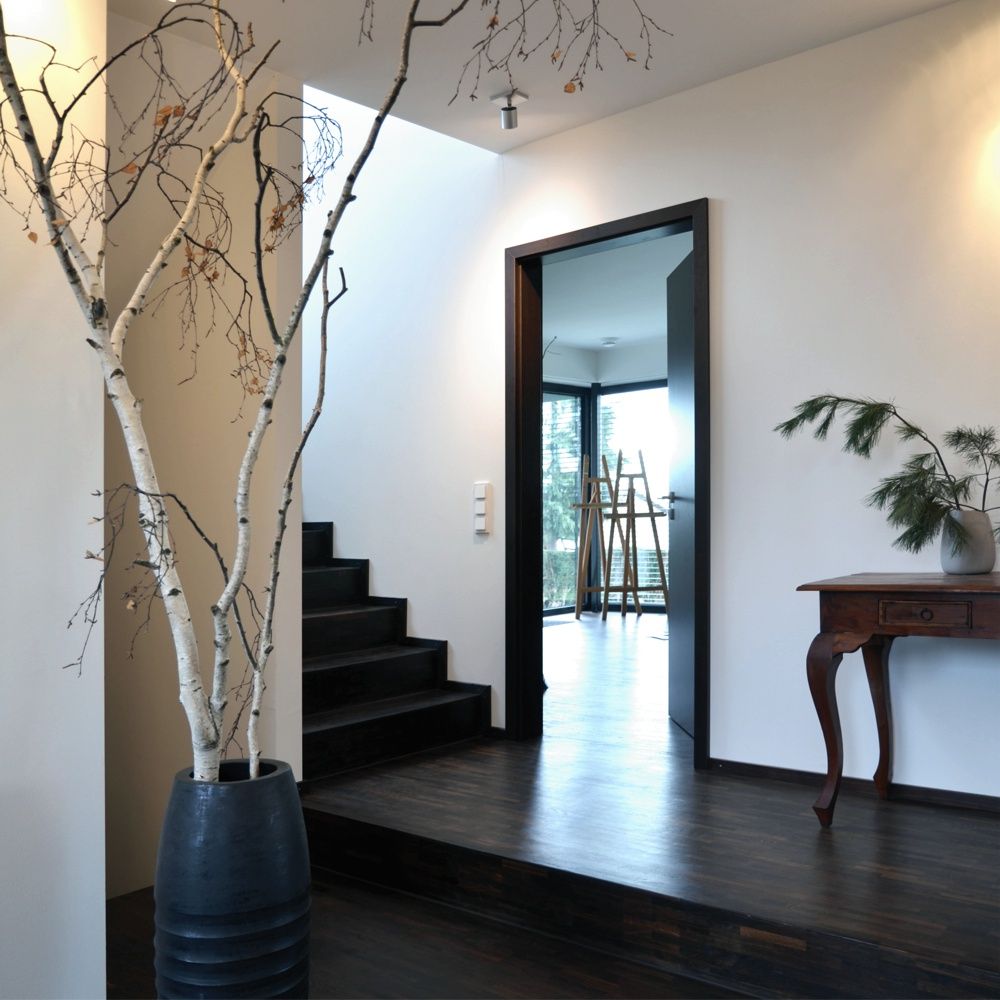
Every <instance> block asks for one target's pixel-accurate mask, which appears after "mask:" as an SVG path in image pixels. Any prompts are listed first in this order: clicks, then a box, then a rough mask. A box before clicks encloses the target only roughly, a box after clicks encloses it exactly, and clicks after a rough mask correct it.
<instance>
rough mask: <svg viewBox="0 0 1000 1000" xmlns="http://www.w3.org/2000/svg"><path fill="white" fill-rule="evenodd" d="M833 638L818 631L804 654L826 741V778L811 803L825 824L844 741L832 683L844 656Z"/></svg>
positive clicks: (836, 786)
mask: <svg viewBox="0 0 1000 1000" xmlns="http://www.w3.org/2000/svg"><path fill="white" fill-rule="evenodd" d="M836 639H837V637H836V635H835V633H833V632H820V633H819V635H817V636H816V638H815V639H813V641H812V645H811V646H810V647H809V653H808V655H807V656H806V674H807V676H808V678H809V691H810V693H811V694H812V699H813V704H814V705H815V706H816V714H817V715H818V716H819V724H820V728H821V729H822V730H823V740H824V742H825V743H826V781H825V782H824V783H823V789H822V791H821V792H820V793H819V798H818V799H817V800H816V801H815V803H814V804H813V810H814V811H815V813H816V815H817V816H818V817H819V821H820V824H821V825H822V826H829V825H830V824H831V823H832V822H833V809H834V806H835V805H836V804H837V793H838V792H839V791H840V776H841V772H842V771H843V768H844V744H843V740H842V737H841V732H840V712H839V711H838V710H837V692H836V687H835V682H836V679H837V668H838V667H839V666H840V661H841V660H842V659H843V658H844V656H843V653H841V652H837V651H836Z"/></svg>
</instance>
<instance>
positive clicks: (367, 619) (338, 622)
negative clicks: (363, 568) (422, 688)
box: [302, 598, 406, 658]
mask: <svg viewBox="0 0 1000 1000" xmlns="http://www.w3.org/2000/svg"><path fill="white" fill-rule="evenodd" d="M405 635H406V601H405V600H402V599H400V600H394V599H387V598H372V599H371V601H370V602H369V603H367V604H347V605H343V606H340V607H334V608H320V609H314V610H311V611H304V612H303V614H302V655H303V656H304V657H306V658H311V657H315V656H322V655H324V654H328V653H348V652H354V651H356V650H359V649H366V648H368V647H371V646H388V645H390V644H392V643H396V642H399V640H400V639H402V638H403V637H404V636H405Z"/></svg>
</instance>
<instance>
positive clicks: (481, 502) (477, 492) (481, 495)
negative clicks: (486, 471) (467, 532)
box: [472, 481, 491, 535]
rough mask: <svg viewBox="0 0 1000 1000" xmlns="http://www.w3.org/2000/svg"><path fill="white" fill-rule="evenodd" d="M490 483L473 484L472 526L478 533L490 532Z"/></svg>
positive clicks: (486, 533)
mask: <svg viewBox="0 0 1000 1000" xmlns="http://www.w3.org/2000/svg"><path fill="white" fill-rule="evenodd" d="M490 492H491V491H490V484H489V483H488V482H483V481H481V482H476V483H473V484H472V527H473V530H474V531H475V533H476V534H477V535H488V534H489V533H490Z"/></svg>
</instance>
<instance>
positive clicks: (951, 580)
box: [796, 573, 1000, 594]
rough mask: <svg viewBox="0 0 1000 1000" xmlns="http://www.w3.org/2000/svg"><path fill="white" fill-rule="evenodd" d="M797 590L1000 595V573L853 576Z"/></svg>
mask: <svg viewBox="0 0 1000 1000" xmlns="http://www.w3.org/2000/svg"><path fill="white" fill-rule="evenodd" d="M796 589H797V590H836V591H844V592H854V593H860V592H866V593H871V592H873V591H880V592H885V593H889V592H894V593H899V592H900V591H913V592H915V593H928V592H932V591H933V592H936V593H941V592H947V593H950V594H1000V573H970V574H967V575H966V574H963V575H959V574H955V573H853V574H851V575H850V576H835V577H832V578H831V579H829V580H816V581H814V582H813V583H803V584H802V586H801V587H797V588H796Z"/></svg>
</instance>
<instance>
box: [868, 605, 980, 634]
mask: <svg viewBox="0 0 1000 1000" xmlns="http://www.w3.org/2000/svg"><path fill="white" fill-rule="evenodd" d="M878 620H879V624H881V625H907V626H915V627H917V628H919V627H920V626H921V625H923V626H926V627H927V628H971V627H972V602H971V601H879V602H878Z"/></svg>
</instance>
